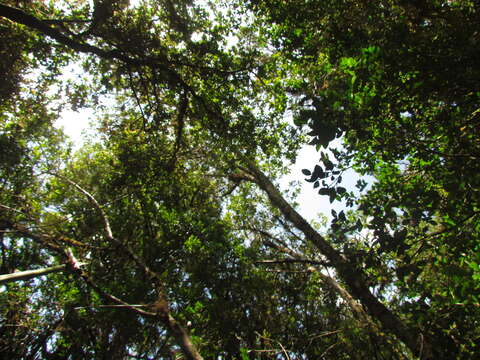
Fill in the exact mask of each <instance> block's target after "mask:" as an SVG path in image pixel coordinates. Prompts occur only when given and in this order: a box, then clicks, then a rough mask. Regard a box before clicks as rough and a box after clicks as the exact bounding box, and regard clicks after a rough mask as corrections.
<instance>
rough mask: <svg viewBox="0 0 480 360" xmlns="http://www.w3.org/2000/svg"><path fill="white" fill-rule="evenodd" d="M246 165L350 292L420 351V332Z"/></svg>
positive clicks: (253, 167) (250, 164)
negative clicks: (375, 294)
mask: <svg viewBox="0 0 480 360" xmlns="http://www.w3.org/2000/svg"><path fill="white" fill-rule="evenodd" d="M245 161H246V164H247V169H248V172H249V173H250V174H252V176H253V177H254V178H255V183H257V184H258V186H259V187H260V188H261V189H262V190H263V191H264V192H265V193H266V194H267V195H268V198H269V199H270V202H271V204H272V205H273V206H274V207H276V208H277V209H279V210H280V212H281V213H282V214H283V216H284V217H285V218H286V219H287V220H288V221H290V222H291V223H292V224H293V225H294V226H295V227H296V228H297V229H298V230H300V231H301V232H302V233H303V234H304V235H305V238H306V240H307V241H308V242H310V243H311V244H313V245H314V246H315V247H316V248H317V249H318V250H320V252H321V253H322V254H323V255H324V256H325V257H326V258H327V259H328V260H329V262H330V263H331V265H332V266H333V267H334V268H335V269H336V271H337V273H338V275H339V277H340V278H341V279H342V280H343V281H345V283H346V284H347V286H348V287H349V288H350V291H351V292H352V295H353V296H354V297H356V298H357V299H359V300H360V302H361V303H362V305H363V306H364V307H365V308H366V309H367V311H368V312H369V313H370V315H372V316H373V317H374V318H375V319H377V320H378V321H379V322H380V323H381V324H382V327H383V328H384V329H385V330H388V331H389V332H390V333H392V334H395V335H396V336H397V337H398V338H399V339H401V340H402V341H403V342H404V343H405V344H406V345H407V346H408V348H409V349H410V350H411V351H412V352H413V353H414V354H416V355H418V354H419V351H420V345H421V344H420V341H419V340H420V332H419V331H418V330H417V329H411V328H408V327H407V326H406V325H405V324H404V323H403V322H402V321H401V320H400V318H399V317H398V316H397V315H395V314H394V313H393V312H392V311H390V310H389V309H388V308H387V307H386V306H385V305H384V304H382V303H381V302H380V301H379V300H378V299H377V298H376V297H375V296H374V295H373V294H372V293H371V291H370V289H369V288H368V285H367V284H366V282H365V280H364V279H365V278H366V276H365V274H363V271H362V270H360V269H358V268H357V267H356V266H355V264H352V263H351V262H350V261H349V260H348V259H346V258H345V257H344V256H343V255H342V254H341V253H340V252H338V251H337V250H335V249H334V248H333V247H332V246H331V245H330V244H329V243H328V241H327V240H326V239H325V238H324V237H323V236H321V235H320V234H319V233H318V232H317V231H316V230H315V229H314V228H313V227H312V226H311V225H310V224H309V223H308V222H307V221H306V220H305V219H304V218H303V217H302V216H301V215H300V214H299V213H298V212H297V211H296V210H295V209H294V208H293V207H292V206H291V205H290V204H289V203H288V202H287V201H286V200H285V199H284V198H283V196H282V194H281V193H280V191H279V190H278V189H277V188H276V187H275V186H274V185H273V183H272V182H271V181H270V179H269V178H268V177H267V176H266V175H265V174H264V173H263V172H262V171H261V170H260V169H259V168H258V167H257V166H256V165H255V164H254V163H253V162H252V161H250V160H245Z"/></svg>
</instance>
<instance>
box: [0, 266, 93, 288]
mask: <svg viewBox="0 0 480 360" xmlns="http://www.w3.org/2000/svg"><path fill="white" fill-rule="evenodd" d="M82 264H84V263H82ZM66 268H67V265H65V264H63V265H57V266H50V267H46V268H42V269H36V270H26V271H18V272H14V273H11V274H3V275H0V285H2V284H6V283H9V282H12V281H20V280H28V279H33V278H35V277H38V276H42V275H46V274H50V273H52V272H58V271H63V270H65V269H66Z"/></svg>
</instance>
